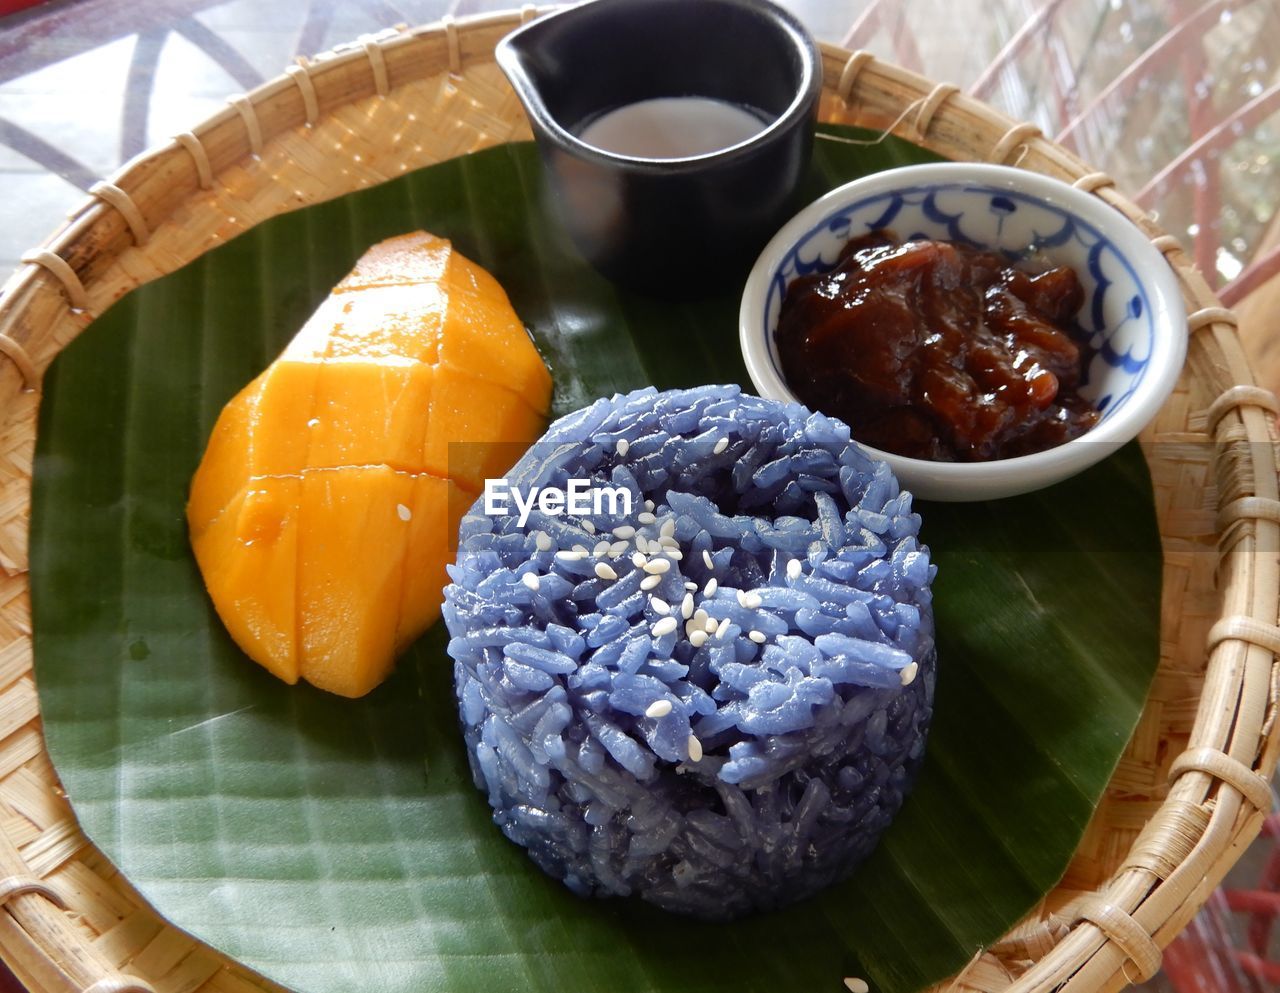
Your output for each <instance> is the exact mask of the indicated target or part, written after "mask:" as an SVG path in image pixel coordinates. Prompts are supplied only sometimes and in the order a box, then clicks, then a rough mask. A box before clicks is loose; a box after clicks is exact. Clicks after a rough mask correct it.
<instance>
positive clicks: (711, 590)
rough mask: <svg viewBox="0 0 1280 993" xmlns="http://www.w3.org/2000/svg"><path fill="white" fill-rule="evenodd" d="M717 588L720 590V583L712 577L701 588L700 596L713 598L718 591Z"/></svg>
mask: <svg viewBox="0 0 1280 993" xmlns="http://www.w3.org/2000/svg"><path fill="white" fill-rule="evenodd" d="M719 588H720V581H719V580H717V579H716V577H715V576H712V577H711V578H710V579H708V580H707V585H706V586H704V587H703V588H702V595H703V596H715V595H716V590H718V589H719Z"/></svg>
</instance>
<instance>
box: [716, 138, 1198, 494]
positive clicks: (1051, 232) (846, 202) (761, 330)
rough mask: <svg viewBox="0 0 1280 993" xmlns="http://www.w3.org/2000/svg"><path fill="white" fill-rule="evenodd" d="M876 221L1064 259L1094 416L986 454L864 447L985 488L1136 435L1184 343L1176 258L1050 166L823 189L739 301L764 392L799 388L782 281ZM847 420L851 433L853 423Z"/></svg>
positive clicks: (943, 487)
mask: <svg viewBox="0 0 1280 993" xmlns="http://www.w3.org/2000/svg"><path fill="white" fill-rule="evenodd" d="M877 228H887V229H888V230H890V231H893V232H894V233H895V234H896V235H898V237H900V238H903V239H911V238H932V239H935V240H945V241H956V242H964V243H966V244H970V245H975V246H977V247H980V248H984V249H989V250H994V251H999V252H1002V253H1004V254H1005V255H1007V256H1008V257H1010V258H1011V259H1016V258H1021V257H1026V256H1029V255H1035V256H1037V257H1038V258H1042V259H1044V260H1046V261H1048V262H1050V263H1052V264H1055V265H1068V266H1070V267H1071V268H1073V269H1074V270H1075V271H1076V273H1077V274H1078V275H1079V277H1080V281H1081V283H1082V284H1083V287H1084V291H1085V302H1084V305H1083V306H1082V307H1081V310H1080V313H1079V315H1078V320H1079V322H1080V325H1081V326H1082V327H1083V328H1084V329H1085V330H1086V331H1089V332H1091V335H1092V338H1091V343H1092V344H1093V346H1094V347H1095V348H1096V349H1097V354H1096V356H1095V357H1094V359H1093V361H1092V363H1091V364H1090V366H1089V368H1088V369H1087V370H1086V373H1085V378H1084V382H1083V384H1082V386H1081V393H1082V394H1083V395H1084V396H1086V397H1087V398H1088V399H1089V400H1091V401H1092V402H1093V403H1094V405H1095V406H1097V408H1098V409H1099V410H1100V411H1101V413H1102V417H1101V419H1100V420H1099V422H1098V424H1097V425H1095V426H1094V428H1093V429H1092V430H1091V431H1089V432H1088V434H1086V435H1084V436H1082V437H1080V438H1077V439H1075V440H1074V441H1069V442H1067V443H1066V444H1065V445H1060V446H1059V447H1057V448H1052V449H1049V450H1048V451H1044V452H1037V453H1036V454H1034V455H1023V456H1019V457H1017V458H1011V459H1001V460H999V461H994V462H929V461H925V460H922V459H910V458H905V457H903V456H900V455H892V454H890V453H887V452H880V451H877V450H875V449H869V450H870V451H872V453H873V454H875V455H877V456H878V457H880V458H883V459H885V460H886V461H887V462H889V464H890V465H891V466H892V467H893V469H894V471H895V472H896V473H897V475H898V478H899V480H901V482H902V483H903V485H904V486H906V487H907V488H908V489H910V490H912V491H913V492H914V493H916V494H917V495H918V496H920V497H923V498H925V499H930V500H987V499H993V498H996V497H1004V496H1013V495H1014V494H1017V493H1026V492H1029V491H1031V490H1035V489H1039V488H1041V487H1043V486H1048V485H1050V484H1051V483H1056V482H1058V481H1059V480H1062V479H1065V478H1066V477H1068V476H1071V475H1074V474H1075V473H1077V472H1080V471H1081V470H1083V469H1085V468H1087V467H1088V466H1090V465H1092V464H1093V463H1095V462H1098V461H1099V460H1101V459H1102V458H1104V457H1105V456H1107V455H1108V454H1110V453H1111V452H1113V451H1115V450H1116V449H1117V448H1118V447H1120V446H1121V445H1123V444H1124V443H1125V442H1127V441H1129V440H1131V439H1132V438H1134V437H1135V436H1136V435H1137V434H1138V432H1139V431H1140V430H1142V428H1143V426H1144V425H1146V423H1147V422H1148V421H1150V420H1151V418H1152V417H1153V416H1154V415H1155V413H1156V411H1157V410H1158V409H1159V407H1160V405H1161V404H1162V403H1163V402H1164V401H1165V399H1166V398H1167V397H1168V395H1169V393H1170V391H1171V390H1172V389H1173V385H1174V382H1175V381H1176V379H1177V377H1178V372H1179V370H1180V369H1181V368H1182V363H1183V360H1184V358H1185V357H1186V350H1187V319H1186V311H1185V309H1184V308H1183V304H1182V297H1181V294H1180V293H1179V290H1178V283H1177V280H1176V278H1175V277H1174V274H1173V270H1172V269H1170V268H1169V265H1168V263H1167V262H1166V261H1165V259H1164V257H1163V256H1162V255H1161V254H1160V253H1159V252H1158V251H1157V250H1156V249H1155V248H1154V247H1153V246H1152V245H1151V243H1150V242H1149V241H1148V240H1147V238H1146V236H1144V235H1143V234H1142V232H1141V231H1139V230H1138V228H1137V227H1135V226H1134V225H1133V224H1132V223H1131V222H1130V221H1129V220H1128V219H1127V218H1126V217H1125V216H1124V215H1123V214H1121V213H1120V212H1119V211H1118V210H1116V209H1114V208H1113V207H1111V206H1109V205H1108V204H1106V203H1105V202H1103V201H1102V200H1100V199H1098V198H1097V197H1096V196H1093V195H1092V194H1088V193H1083V192H1081V191H1080V190H1077V189H1074V188H1073V187H1071V186H1068V185H1067V184H1065V183H1062V182H1059V181H1058V180H1055V179H1050V178H1048V177H1047V176H1041V175H1039V174H1037V173H1032V172H1026V171H1024V170H1021V169H1012V168H1009V167H1007V166H995V165H981V164H975V163H960V162H955V163H952V162H945V163H939V164H936V165H920V166H905V167H903V168H900V169H891V170H888V171H885V172H881V173H876V174H875V175H872V176H868V177H865V178H863V179H859V180H855V181H854V182H852V183H848V184H846V185H845V186H841V187H839V188H838V189H835V190H832V191H831V192H830V193H828V194H827V195H826V196H824V197H822V198H821V199H820V200H817V201H815V202H814V203H812V204H810V205H809V206H808V207H806V208H805V209H804V210H802V211H801V212H800V213H799V214H797V215H796V216H795V217H793V218H792V219H791V220H790V221H788V222H787V224H786V225H785V226H784V227H783V228H782V229H781V230H780V231H779V232H778V233H777V234H776V235H775V236H774V238H773V240H772V241H770V242H769V244H768V245H767V246H766V247H765V249H764V251H763V252H762V253H761V255H760V258H759V260H758V261H757V262H756V264H755V267H754V268H753V269H752V271H751V275H750V277H749V278H748V279H747V285H746V289H745V291H744V292H743V296H742V309H741V312H740V315H739V332H740V336H741V342H742V353H743V357H744V358H745V360H746V364H747V371H748V372H749V373H750V375H751V380H752V382H753V383H755V386H756V389H757V390H758V391H759V393H760V394H761V395H762V396H766V397H773V398H774V399H779V400H795V399H796V397H795V394H794V393H792V391H791V390H790V388H789V387H788V386H787V383H786V381H785V379H784V378H783V376H782V366H781V363H780V361H779V359H778V350H777V346H776V344H775V342H774V330H775V328H776V327H777V323H778V312H779V310H780V308H781V306H782V297H783V294H784V293H785V291H786V287H787V285H788V284H789V283H790V282H791V280H793V279H795V278H796V277H797V276H801V275H806V274H808V273H812V272H815V271H824V270H828V269H831V268H834V266H835V262H836V257H837V256H838V255H839V253H840V250H841V249H842V248H843V247H844V245H845V243H846V242H848V241H849V240H850V239H852V238H856V237H858V236H859V235H863V234H866V233H867V232H868V231H873V230H875V229H877ZM851 427H852V428H853V434H854V437H855V438H856V437H857V435H858V431H857V425H856V424H855V425H851Z"/></svg>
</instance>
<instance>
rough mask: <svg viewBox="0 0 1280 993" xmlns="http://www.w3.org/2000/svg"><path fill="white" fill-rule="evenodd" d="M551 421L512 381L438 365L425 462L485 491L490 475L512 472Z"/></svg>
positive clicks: (429, 467) (438, 472)
mask: <svg viewBox="0 0 1280 993" xmlns="http://www.w3.org/2000/svg"><path fill="white" fill-rule="evenodd" d="M545 423H546V416H545V415H544V414H543V413H541V412H539V411H536V410H534V409H533V408H532V407H530V406H529V405H528V404H527V403H526V402H525V401H524V400H522V399H521V398H520V397H519V396H517V395H516V394H515V393H512V392H511V391H510V390H509V389H507V388H506V387H504V386H497V385H495V384H493V383H491V382H489V381H488V380H486V379H483V378H481V377H479V376H472V375H469V374H468V373H465V372H459V371H458V370H456V369H453V368H451V367H449V366H446V365H440V366H437V368H436V381H435V392H434V395H433V404H432V407H431V417H430V419H429V420H428V421H427V437H426V445H425V451H424V453H423V467H424V468H425V469H426V471H427V472H430V473H434V474H435V475H437V476H448V477H450V478H452V479H453V480H455V481H456V482H458V483H459V484H460V485H462V486H465V487H466V488H468V489H469V490H472V491H474V492H476V493H479V492H480V491H481V490H483V489H484V481H485V480H486V479H496V478H498V477H500V476H504V475H506V472H507V470H508V469H510V468H511V467H512V466H513V465H515V463H516V461H517V460H518V459H519V458H520V456H521V455H523V454H524V452H525V449H527V448H528V447H529V439H530V438H536V437H538V435H539V434H541V432H542V427H543V425H545Z"/></svg>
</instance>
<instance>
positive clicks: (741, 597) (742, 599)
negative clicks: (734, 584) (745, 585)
mask: <svg viewBox="0 0 1280 993" xmlns="http://www.w3.org/2000/svg"><path fill="white" fill-rule="evenodd" d="M734 593H735V595H736V596H737V597H738V606H739V607H745V606H746V605H747V594H746V592H745V591H744V590H735V591H734Z"/></svg>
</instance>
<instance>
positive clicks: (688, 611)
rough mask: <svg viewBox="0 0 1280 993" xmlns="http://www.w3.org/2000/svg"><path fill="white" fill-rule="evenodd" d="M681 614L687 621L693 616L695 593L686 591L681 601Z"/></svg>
mask: <svg viewBox="0 0 1280 993" xmlns="http://www.w3.org/2000/svg"><path fill="white" fill-rule="evenodd" d="M680 616H681V617H683V618H684V619H685V620H686V621H687V620H688V619H689V618H690V617H692V616H693V594H692V593H686V594H685V595H684V599H683V600H682V601H680Z"/></svg>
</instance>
